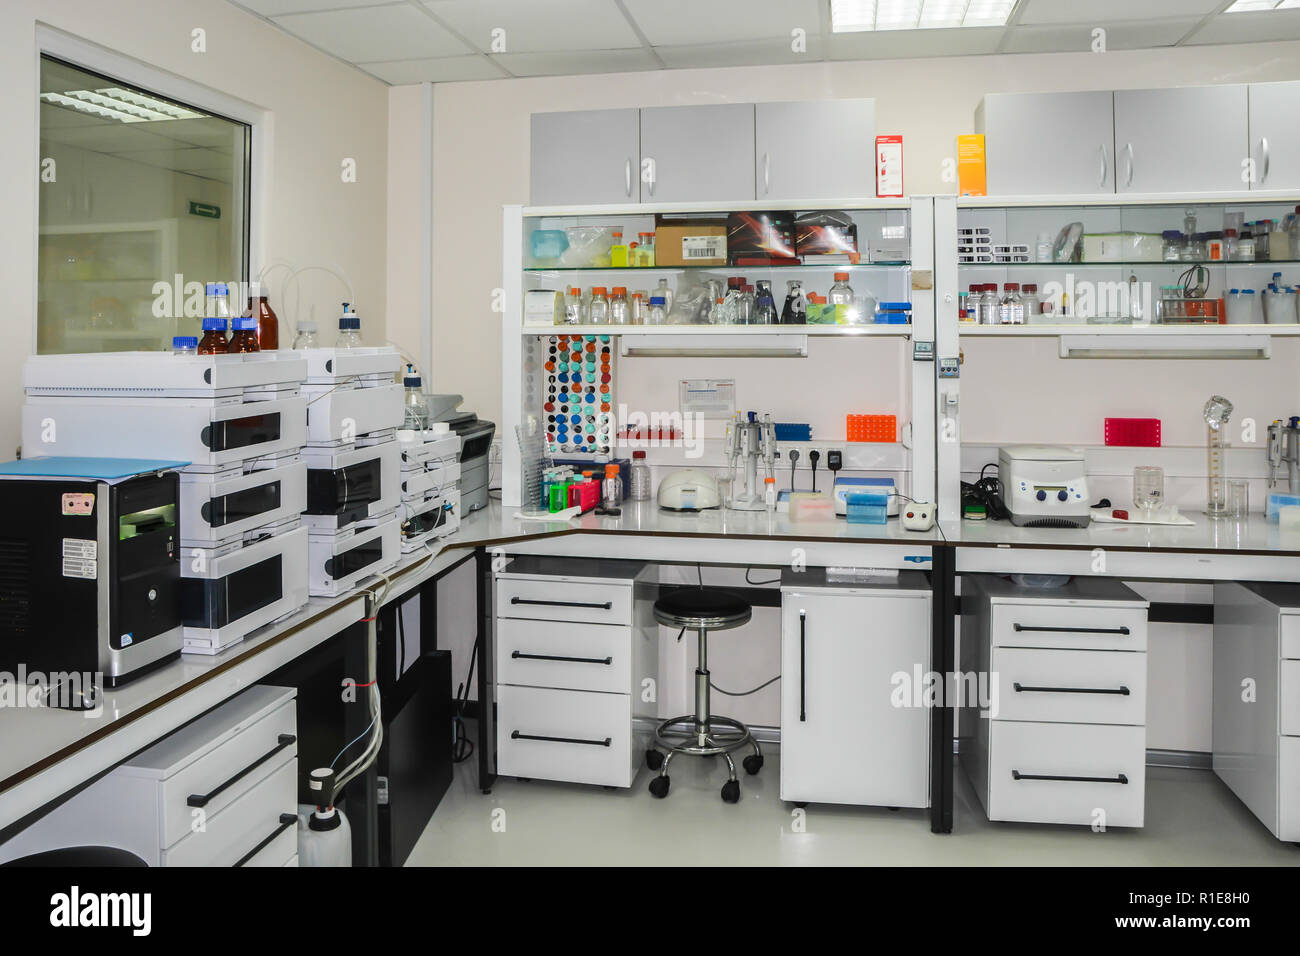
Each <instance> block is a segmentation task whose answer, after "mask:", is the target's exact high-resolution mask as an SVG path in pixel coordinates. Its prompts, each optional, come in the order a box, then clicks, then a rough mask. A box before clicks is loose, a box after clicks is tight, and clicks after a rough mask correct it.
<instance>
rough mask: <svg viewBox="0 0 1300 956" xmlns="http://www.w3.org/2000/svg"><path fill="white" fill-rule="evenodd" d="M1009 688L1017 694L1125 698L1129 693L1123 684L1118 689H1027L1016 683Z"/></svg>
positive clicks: (1018, 682)
mask: <svg viewBox="0 0 1300 956" xmlns="http://www.w3.org/2000/svg"><path fill="white" fill-rule="evenodd" d="M1011 686H1012V687H1014V688H1015V689H1016V693H1017V694H1119V695H1121V696H1123V697H1127V696H1128V695H1129V693H1130V691H1129V689H1128V688H1127V687H1125V686H1124V685H1123V684H1120V685H1119V686H1118V687H1027V686H1025V685H1023V684H1021V683H1020V681H1016V682H1015V683H1014V684H1012V685H1011Z"/></svg>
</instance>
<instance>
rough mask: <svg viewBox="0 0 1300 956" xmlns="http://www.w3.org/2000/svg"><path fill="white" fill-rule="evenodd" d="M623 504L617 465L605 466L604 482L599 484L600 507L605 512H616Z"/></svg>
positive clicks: (621, 483) (621, 480)
mask: <svg viewBox="0 0 1300 956" xmlns="http://www.w3.org/2000/svg"><path fill="white" fill-rule="evenodd" d="M622 503H623V479H622V478H621V477H619V473H618V465H615V464H609V465H606V466H605V480H604V481H602V482H601V483H600V507H601V508H602V509H603V510H605V511H613V512H616V513H617V512H618V511H619V510H620V508H619V506H620V505H622Z"/></svg>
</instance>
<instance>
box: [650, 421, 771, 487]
mask: <svg viewBox="0 0 1300 956" xmlns="http://www.w3.org/2000/svg"><path fill="white" fill-rule="evenodd" d="M746 414H747V416H748V418H747V419H743V418H741V417H740V413H739V412H738V413H737V414H736V419H735V420H734V421H732V422H731V424H730V425H728V426H727V442H728V456H727V457H728V462H727V482H728V485H729V486H730V487H731V488H732V494H731V499H730V500H729V501H728V502H727V507H729V508H730V509H732V510H733V511H762V510H764V509H765V508H766V507H767V504H766V501H765V499H764V495H763V484H762V482H761V481H760V480H759V475H758V462H759V459H762V461H763V477H764V478H767V477H773V470H772V469H773V464H774V462H775V461H776V426H775V424H774V423H773V422H772V416H771V415H766V414H765V415H764V416H763V418H762V420H759V418H758V415H757V413H755V412H748V413H746ZM741 458H743V459H744V469H745V490H744V491H743V492H742V493H741V494H739V495H738V494H736V493H735V480H736V461H737V459H741ZM661 491H662V489H661Z"/></svg>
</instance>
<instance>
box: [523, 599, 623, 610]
mask: <svg viewBox="0 0 1300 956" xmlns="http://www.w3.org/2000/svg"><path fill="white" fill-rule="evenodd" d="M510 603H511V604H538V605H540V606H542V607H591V608H595V609H596V610H598V611H608V610H609V609H610V608H612V607H613V606H614V604H613V602H612V601H606V602H605V603H604V604H588V603H586V602H584V601H534V600H532V599H531V598H521V597H512V598H511V599H510Z"/></svg>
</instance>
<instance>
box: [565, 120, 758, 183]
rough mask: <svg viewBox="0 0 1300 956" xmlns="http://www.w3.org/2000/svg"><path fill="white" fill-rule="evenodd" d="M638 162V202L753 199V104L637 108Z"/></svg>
mask: <svg viewBox="0 0 1300 956" xmlns="http://www.w3.org/2000/svg"><path fill="white" fill-rule="evenodd" d="M641 158H642V163H643V166H644V165H645V163H646V161H649V170H650V172H649V175H648V179H647V181H645V182H643V183H642V186H641V200H642V201H643V202H741V201H744V200H750V199H753V198H754V105H753V104H752V103H727V104H723V105H717V106H656V107H651V108H649V109H643V110H641ZM593 201H598V200H588V202H593Z"/></svg>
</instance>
